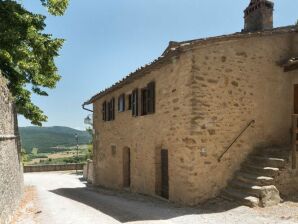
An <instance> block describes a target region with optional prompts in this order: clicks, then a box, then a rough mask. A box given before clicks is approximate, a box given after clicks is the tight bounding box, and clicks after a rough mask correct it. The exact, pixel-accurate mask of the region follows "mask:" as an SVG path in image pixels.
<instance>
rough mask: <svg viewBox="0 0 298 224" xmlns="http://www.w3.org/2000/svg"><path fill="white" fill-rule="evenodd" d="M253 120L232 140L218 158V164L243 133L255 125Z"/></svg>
mask: <svg viewBox="0 0 298 224" xmlns="http://www.w3.org/2000/svg"><path fill="white" fill-rule="evenodd" d="M255 122H256V121H255V120H252V121H250V122H249V123H248V124H247V125H246V126H245V128H244V129H243V130H242V131H241V132H240V134H239V135H238V136H237V137H236V138H235V139H234V140H233V142H232V143H231V144H230V145H229V146H228V147H227V149H226V150H225V151H224V152H223V153H222V154H221V155H220V156H219V157H218V162H220V161H221V159H222V158H223V157H224V155H225V154H226V153H227V152H228V151H229V150H230V148H231V147H232V146H233V145H234V144H235V143H236V142H237V140H238V139H239V138H240V137H241V136H242V135H243V133H244V132H245V131H246V130H247V129H248V128H249V127H250V126H251V125H253V124H254V123H255Z"/></svg>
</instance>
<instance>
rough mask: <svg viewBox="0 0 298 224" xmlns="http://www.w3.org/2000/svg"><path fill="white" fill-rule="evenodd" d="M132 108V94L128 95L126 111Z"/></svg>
mask: <svg viewBox="0 0 298 224" xmlns="http://www.w3.org/2000/svg"><path fill="white" fill-rule="evenodd" d="M131 108H132V94H129V95H128V110H131Z"/></svg>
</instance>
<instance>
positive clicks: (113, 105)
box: [111, 98, 115, 120]
mask: <svg viewBox="0 0 298 224" xmlns="http://www.w3.org/2000/svg"><path fill="white" fill-rule="evenodd" d="M111 110H112V112H111V113H112V119H111V120H115V98H113V99H112V101H111Z"/></svg>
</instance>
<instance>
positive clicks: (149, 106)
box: [141, 82, 155, 115]
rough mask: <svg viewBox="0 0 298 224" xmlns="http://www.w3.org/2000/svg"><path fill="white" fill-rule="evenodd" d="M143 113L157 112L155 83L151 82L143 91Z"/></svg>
mask: <svg viewBox="0 0 298 224" xmlns="http://www.w3.org/2000/svg"><path fill="white" fill-rule="evenodd" d="M141 105H142V107H141V115H147V114H153V113H154V112H155V83H154V82H150V83H149V84H148V85H147V87H146V88H144V89H142V91H141Z"/></svg>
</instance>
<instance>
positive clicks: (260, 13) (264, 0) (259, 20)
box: [243, 0, 274, 32]
mask: <svg viewBox="0 0 298 224" xmlns="http://www.w3.org/2000/svg"><path fill="white" fill-rule="evenodd" d="M273 10H274V3H273V2H272V1H269V0H251V1H250V3H249V6H248V7H247V8H246V9H245V10H244V20H245V25H244V30H243V31H244V32H253V31H262V30H270V29H272V28H273Z"/></svg>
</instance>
